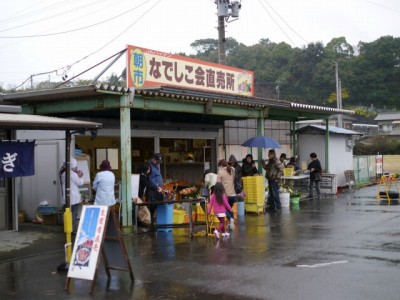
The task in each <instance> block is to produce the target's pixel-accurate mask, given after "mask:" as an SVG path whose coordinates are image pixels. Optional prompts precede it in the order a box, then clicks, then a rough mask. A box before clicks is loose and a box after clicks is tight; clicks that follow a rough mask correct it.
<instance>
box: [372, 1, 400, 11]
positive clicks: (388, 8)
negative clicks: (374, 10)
mask: <svg viewBox="0 0 400 300" xmlns="http://www.w3.org/2000/svg"><path fill="white" fill-rule="evenodd" d="M364 1H365V2H368V3H370V4H373V5H376V6H379V7H381V8H384V9H387V10H390V11H392V12H396V13H400V10H397V9H394V8H390V7H388V6H385V5H382V4H380V3H376V2H374V1H371V0H364Z"/></svg>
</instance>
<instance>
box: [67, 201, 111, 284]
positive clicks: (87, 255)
mask: <svg viewBox="0 0 400 300" xmlns="http://www.w3.org/2000/svg"><path fill="white" fill-rule="evenodd" d="M107 221H108V206H103V205H84V206H83V209H82V213H81V220H80V222H79V227H78V231H77V234H76V239H75V243H74V249H73V251H72V256H71V262H70V266H69V270H68V277H69V278H80V279H86V280H93V279H94V276H95V273H96V270H97V266H98V259H99V254H100V252H101V244H102V242H103V236H104V231H105V228H106V225H107Z"/></svg>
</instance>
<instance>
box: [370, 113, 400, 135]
mask: <svg viewBox="0 0 400 300" xmlns="http://www.w3.org/2000/svg"><path fill="white" fill-rule="evenodd" d="M375 121H376V122H377V123H378V133H379V134H387V135H400V112H385V113H380V114H378V116H377V117H376V118H375Z"/></svg>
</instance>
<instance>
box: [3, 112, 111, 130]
mask: <svg viewBox="0 0 400 300" xmlns="http://www.w3.org/2000/svg"><path fill="white" fill-rule="evenodd" d="M102 127H103V125H102V124H101V123H96V122H87V121H79V120H71V119H63V118H55V117H46V116H38V115H25V114H2V113H0V128H2V129H5V128H7V129H47V130H67V129H99V128H102Z"/></svg>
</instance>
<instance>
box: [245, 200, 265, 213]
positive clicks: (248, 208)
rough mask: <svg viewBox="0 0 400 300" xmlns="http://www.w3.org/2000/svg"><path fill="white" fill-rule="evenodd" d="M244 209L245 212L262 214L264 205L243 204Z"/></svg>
mask: <svg viewBox="0 0 400 300" xmlns="http://www.w3.org/2000/svg"><path fill="white" fill-rule="evenodd" d="M244 207H245V209H246V212H247V213H249V212H253V213H264V204H262V205H260V204H257V203H247V202H246V203H245V204H244Z"/></svg>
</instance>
